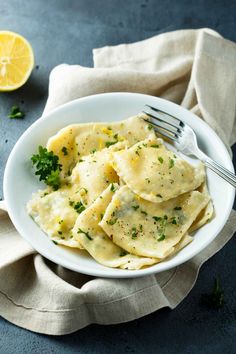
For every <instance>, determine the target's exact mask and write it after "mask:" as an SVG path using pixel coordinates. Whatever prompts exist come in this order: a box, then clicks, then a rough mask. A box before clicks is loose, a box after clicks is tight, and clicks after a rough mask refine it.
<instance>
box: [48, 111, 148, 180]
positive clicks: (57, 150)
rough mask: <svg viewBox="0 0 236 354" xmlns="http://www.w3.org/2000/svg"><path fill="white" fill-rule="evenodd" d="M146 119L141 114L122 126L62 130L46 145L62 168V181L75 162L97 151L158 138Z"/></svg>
mask: <svg viewBox="0 0 236 354" xmlns="http://www.w3.org/2000/svg"><path fill="white" fill-rule="evenodd" d="M143 118H145V119H148V117H147V116H146V115H144V114H139V115H138V116H134V117H131V118H129V119H126V120H123V121H120V122H113V123H110V122H109V123H87V124H73V125H68V126H67V127H65V128H63V129H61V130H60V131H59V132H58V133H57V134H56V135H54V136H52V137H51V138H50V139H49V140H48V143H47V149H48V151H53V153H54V154H55V155H57V156H58V157H59V160H60V163H61V164H62V171H61V177H62V178H65V177H67V176H68V173H70V171H71V170H72V168H73V167H74V166H75V164H76V162H77V161H79V160H80V159H81V158H82V157H83V156H86V155H89V154H90V153H91V152H92V151H94V150H96V151H100V150H102V149H104V148H105V147H109V146H111V145H114V144H116V143H117V142H119V141H124V140H127V141H128V143H129V146H132V145H133V144H135V143H137V142H138V141H140V140H143V139H145V138H146V137H147V136H148V135H149V134H150V133H151V134H152V135H153V136H155V133H154V130H153V129H152V127H151V126H150V125H149V124H148V123H147V122H145V121H144V119H143ZM134 127H135V129H134Z"/></svg>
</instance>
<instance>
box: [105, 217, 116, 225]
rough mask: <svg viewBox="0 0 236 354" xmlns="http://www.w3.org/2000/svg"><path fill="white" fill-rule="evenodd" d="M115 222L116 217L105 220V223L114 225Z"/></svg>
mask: <svg viewBox="0 0 236 354" xmlns="http://www.w3.org/2000/svg"><path fill="white" fill-rule="evenodd" d="M116 222H117V218H114V219H110V220H107V221H106V223H107V224H108V225H114V224H115V223H116Z"/></svg>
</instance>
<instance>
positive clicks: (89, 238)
mask: <svg viewBox="0 0 236 354" xmlns="http://www.w3.org/2000/svg"><path fill="white" fill-rule="evenodd" d="M77 233H78V234H84V235H85V236H86V237H87V239H88V240H89V241H92V240H93V238H92V237H91V236H90V235H89V233H88V232H86V231H83V230H81V229H80V228H78V231H77Z"/></svg>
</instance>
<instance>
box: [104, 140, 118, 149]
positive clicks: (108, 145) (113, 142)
mask: <svg viewBox="0 0 236 354" xmlns="http://www.w3.org/2000/svg"><path fill="white" fill-rule="evenodd" d="M117 142H118V141H117V140H116V141H106V142H105V146H106V147H107V148H109V147H110V146H111V145H114V144H116V143H117Z"/></svg>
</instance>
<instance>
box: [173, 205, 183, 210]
mask: <svg viewBox="0 0 236 354" xmlns="http://www.w3.org/2000/svg"><path fill="white" fill-rule="evenodd" d="M174 210H182V208H181V207H178V206H177V207H175V208H174Z"/></svg>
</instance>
